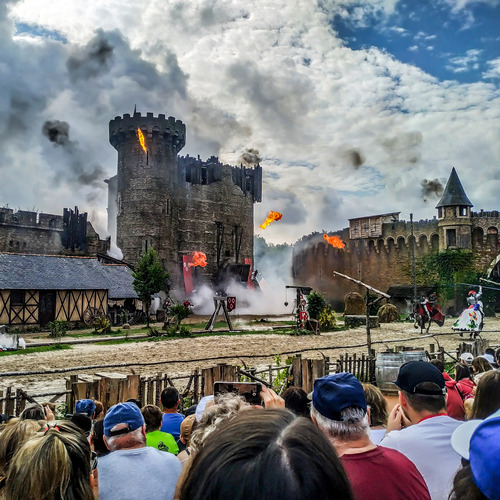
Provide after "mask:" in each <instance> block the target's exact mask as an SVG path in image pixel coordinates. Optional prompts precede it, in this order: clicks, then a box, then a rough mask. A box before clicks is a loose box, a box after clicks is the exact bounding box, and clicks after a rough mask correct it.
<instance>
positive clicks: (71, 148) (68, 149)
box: [42, 120, 106, 202]
mask: <svg viewBox="0 0 500 500" xmlns="http://www.w3.org/2000/svg"><path fill="white" fill-rule="evenodd" d="M69 129H70V126H69V123H68V122H65V121H60V120H47V121H46V122H45V123H44V124H43V125H42V133H43V135H44V136H45V137H47V139H48V140H49V141H50V142H52V143H53V144H54V146H56V147H59V146H60V147H61V148H62V149H63V150H64V152H65V154H66V155H67V156H68V163H69V165H70V167H71V168H70V169H63V170H62V171H61V172H57V173H56V174H55V181H56V183H60V182H62V181H67V182H69V183H70V184H72V185H73V186H92V187H93V188H98V189H101V190H102V189H104V185H103V182H102V180H103V179H104V178H105V177H106V172H105V171H104V169H103V168H102V166H101V165H99V164H98V163H91V164H90V163H88V161H87V158H88V154H86V152H85V151H84V150H83V149H82V148H81V147H80V146H79V144H78V142H77V141H72V140H71V139H70V137H69ZM94 199H96V193H95V192H93V193H89V194H88V195H87V201H89V202H92V201H94Z"/></svg>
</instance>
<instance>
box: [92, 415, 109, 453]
mask: <svg viewBox="0 0 500 500" xmlns="http://www.w3.org/2000/svg"><path fill="white" fill-rule="evenodd" d="M92 445H93V446H94V451H95V452H96V453H97V456H98V457H103V456H104V455H107V454H108V453H109V450H108V447H107V446H106V443H105V442H104V419H103V418H101V419H100V420H96V421H95V422H94V427H93V428H92Z"/></svg>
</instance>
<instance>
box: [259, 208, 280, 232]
mask: <svg viewBox="0 0 500 500" xmlns="http://www.w3.org/2000/svg"><path fill="white" fill-rule="evenodd" d="M282 217H283V214H280V213H279V212H273V211H272V210H271V211H270V212H269V214H268V215H267V217H266V220H265V221H264V222H263V223H262V224H261V225H260V227H261V229H265V228H266V227H267V226H269V224H271V222H274V221H275V220H280V219H281V218H282Z"/></svg>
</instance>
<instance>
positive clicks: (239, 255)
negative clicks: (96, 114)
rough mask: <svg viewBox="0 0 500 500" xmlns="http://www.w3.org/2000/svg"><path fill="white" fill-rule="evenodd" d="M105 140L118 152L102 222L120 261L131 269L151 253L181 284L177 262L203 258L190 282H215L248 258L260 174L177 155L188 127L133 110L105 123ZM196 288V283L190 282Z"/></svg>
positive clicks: (256, 169) (257, 170) (257, 168)
mask: <svg viewBox="0 0 500 500" xmlns="http://www.w3.org/2000/svg"><path fill="white" fill-rule="evenodd" d="M109 141H110V143H111V145H112V146H113V147H114V148H115V149H116V150H117V152H118V169H117V174H116V176H114V177H112V178H110V179H108V180H107V181H106V182H107V183H108V224H109V230H110V232H111V233H112V234H113V233H114V232H116V244H117V246H118V247H119V248H120V249H121V251H122V252H123V259H124V260H125V261H126V262H129V263H131V264H136V263H137V261H138V259H139V257H140V255H141V253H142V252H144V251H145V250H147V249H148V248H150V247H153V248H154V249H155V251H156V252H157V254H158V256H159V258H160V260H161V262H162V263H163V266H164V268H165V269H166V270H168V271H169V272H170V274H171V275H172V278H173V279H172V281H173V283H174V286H175V284H177V285H179V284H181V283H182V276H183V262H184V263H186V258H188V257H189V256H190V255H192V253H193V252H195V251H198V252H203V253H204V254H205V255H206V261H207V265H206V267H199V268H197V269H196V272H195V276H194V277H195V281H196V278H198V281H205V282H206V281H210V280H213V279H214V277H216V276H219V277H220V276H221V275H222V274H223V273H224V271H225V270H227V269H228V266H229V267H231V266H232V268H233V270H234V269H236V270H237V271H236V274H237V273H238V272H239V271H241V267H242V266H245V265H246V266H247V269H246V273H243V274H246V275H248V271H249V268H250V265H251V262H252V259H253V222H254V217H253V204H254V203H255V202H260V201H261V198H262V169H261V167H260V166H259V165H256V166H254V167H252V168H245V167H244V166H240V167H234V166H229V165H224V164H222V163H220V162H219V160H218V158H216V157H211V158H209V159H208V160H207V161H202V160H200V159H199V158H193V157H190V156H186V157H178V153H179V151H180V150H181V149H182V148H183V147H184V144H185V141H186V127H185V125H184V124H183V123H182V122H181V121H180V120H176V119H175V118H173V117H168V118H166V117H165V115H162V114H160V115H158V116H157V117H155V116H153V113H147V114H146V116H141V113H137V112H134V113H133V115H132V116H131V115H129V114H124V115H123V117H121V116H117V117H116V118H114V119H113V120H111V121H110V123H109ZM195 285H196V283H195Z"/></svg>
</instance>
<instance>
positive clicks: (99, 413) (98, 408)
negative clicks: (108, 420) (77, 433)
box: [94, 401, 104, 420]
mask: <svg viewBox="0 0 500 500" xmlns="http://www.w3.org/2000/svg"><path fill="white" fill-rule="evenodd" d="M94 404H95V412H94V418H95V419H96V420H97V419H99V418H102V417H103V416H104V415H103V413H104V405H103V404H102V403H101V402H100V401H94Z"/></svg>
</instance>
